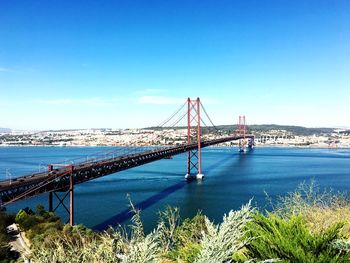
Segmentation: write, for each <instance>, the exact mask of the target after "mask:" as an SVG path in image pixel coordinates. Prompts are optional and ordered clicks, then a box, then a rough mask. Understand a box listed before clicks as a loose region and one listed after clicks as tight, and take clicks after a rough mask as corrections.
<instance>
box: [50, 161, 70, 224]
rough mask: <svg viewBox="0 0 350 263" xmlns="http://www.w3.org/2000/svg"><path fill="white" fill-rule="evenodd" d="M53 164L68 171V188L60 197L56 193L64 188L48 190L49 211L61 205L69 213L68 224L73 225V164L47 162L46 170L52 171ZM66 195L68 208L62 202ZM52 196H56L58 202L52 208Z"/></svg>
mask: <svg viewBox="0 0 350 263" xmlns="http://www.w3.org/2000/svg"><path fill="white" fill-rule="evenodd" d="M55 166H58V167H66V168H67V169H68V170H69V171H68V173H69V188H68V189H67V190H68V191H67V192H66V193H65V194H64V196H63V197H62V198H61V197H60V196H59V195H58V194H57V192H63V190H64V189H62V190H60V191H51V192H49V212H55V211H56V210H57V208H58V207H60V206H62V207H63V208H64V209H65V210H66V211H67V213H68V214H69V224H70V225H71V226H73V225H74V180H73V171H74V166H73V165H71V164H49V165H48V171H49V172H52V171H53V169H54V167H55ZM68 196H69V209H68V208H67V206H66V205H65V203H64V201H65V200H66V198H67V197H68ZM53 197H56V199H57V200H58V204H57V205H56V206H55V208H53V199H54V198H53ZM67 223H68V222H67Z"/></svg>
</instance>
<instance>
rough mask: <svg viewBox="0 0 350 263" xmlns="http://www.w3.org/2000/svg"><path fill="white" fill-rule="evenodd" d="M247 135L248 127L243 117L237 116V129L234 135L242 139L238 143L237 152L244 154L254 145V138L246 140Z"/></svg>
mask: <svg viewBox="0 0 350 263" xmlns="http://www.w3.org/2000/svg"><path fill="white" fill-rule="evenodd" d="M247 133H249V131H248V126H247V123H246V119H245V116H244V115H243V116H239V118H238V127H237V130H236V134H237V135H238V136H242V137H243V138H242V139H240V140H239V142H238V148H239V150H238V151H239V152H246V151H247V148H249V149H252V148H253V146H254V145H255V143H254V137H253V138H248V139H247V138H246V135H247Z"/></svg>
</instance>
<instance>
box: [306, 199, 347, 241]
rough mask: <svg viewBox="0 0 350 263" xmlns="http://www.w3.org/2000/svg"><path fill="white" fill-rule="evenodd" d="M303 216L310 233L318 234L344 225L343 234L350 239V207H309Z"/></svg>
mask: <svg viewBox="0 0 350 263" xmlns="http://www.w3.org/2000/svg"><path fill="white" fill-rule="evenodd" d="M302 215H303V218H304V219H305V221H306V224H307V226H308V228H309V229H310V231H311V232H313V233H317V234H318V233H320V232H322V231H325V230H326V229H327V228H329V227H331V226H333V225H335V224H337V223H344V224H345V225H344V227H343V228H342V230H341V234H342V235H343V236H344V237H345V238H347V239H350V205H344V206H339V207H319V206H314V207H309V208H308V209H305V211H303V212H302Z"/></svg>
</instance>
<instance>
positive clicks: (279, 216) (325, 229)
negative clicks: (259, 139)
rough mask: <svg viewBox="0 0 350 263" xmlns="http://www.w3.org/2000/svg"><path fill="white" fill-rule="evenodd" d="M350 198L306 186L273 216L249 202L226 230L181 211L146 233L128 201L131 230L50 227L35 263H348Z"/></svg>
mask: <svg viewBox="0 0 350 263" xmlns="http://www.w3.org/2000/svg"><path fill="white" fill-rule="evenodd" d="M344 197H345V196H344V195H339V194H332V193H331V192H320V191H319V189H318V188H317V187H316V186H315V185H314V183H311V184H310V185H306V184H302V185H301V186H300V187H299V188H298V189H297V190H296V191H295V192H294V193H290V194H288V195H287V196H285V197H280V198H279V202H278V203H277V204H276V205H275V210H274V211H272V212H271V213H267V214H263V213H261V212H257V211H255V210H254V209H253V208H252V207H251V205H250V203H249V204H247V205H246V206H243V207H242V208H241V210H238V211H231V212H229V213H228V214H227V215H225V216H224V218H223V222H222V223H221V224H214V223H213V222H211V221H210V220H209V219H208V218H207V217H206V216H204V215H201V214H198V215H197V216H195V217H194V218H192V219H186V220H184V221H183V222H182V223H181V221H180V215H179V210H178V209H177V208H170V207H169V208H167V209H166V210H165V211H163V212H160V217H159V222H158V225H157V227H156V228H155V229H154V230H153V231H152V232H151V233H149V234H147V235H146V234H145V233H144V229H143V224H142V221H141V217H140V211H138V210H137V209H136V208H135V207H134V206H133V205H132V203H131V202H130V204H131V210H132V211H133V213H134V216H133V218H132V225H131V227H130V230H126V229H123V228H121V227H118V228H116V229H112V228H111V229H109V230H107V231H105V232H103V233H96V232H93V231H91V230H89V229H86V228H84V227H82V226H75V227H70V226H68V225H66V226H64V227H63V228H62V229H57V230H56V231H53V230H52V229H51V230H50V232H49V233H50V234H47V233H45V232H44V233H43V234H41V235H40V236H41V237H42V238H41V239H40V242H34V243H33V247H32V250H33V253H32V262H57V263H59V262H350V241H348V238H349V235H348V230H346V229H349V228H348V227H349V226H348V225H349V224H348V222H349V219H350V218H349V217H348V215H350V208H349V202H348V201H347V200H346V199H345V198H344ZM315 211H316V212H317V213H316V212H315ZM322 211H327V213H328V214H327V213H326V216H327V218H325V217H324V215H323V213H322ZM333 211H335V214H336V215H335V214H334V213H333ZM337 213H338V214H337ZM341 214H343V215H345V216H341ZM326 219H328V221H327V220H326ZM344 230H346V231H344ZM34 239H35V238H34Z"/></svg>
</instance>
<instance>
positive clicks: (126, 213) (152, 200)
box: [92, 148, 240, 231]
mask: <svg viewBox="0 0 350 263" xmlns="http://www.w3.org/2000/svg"><path fill="white" fill-rule="evenodd" d="M234 149H236V148H234ZM234 156H235V154H228V155H227V156H226V157H225V158H224V159H220V160H219V161H217V162H215V163H213V164H212V165H210V166H209V167H208V168H207V169H205V173H210V172H211V171H213V170H214V169H216V168H217V167H219V166H221V165H223V164H225V163H227V162H229V161H232V160H234V159H233V157H234ZM239 159H240V158H238V160H239ZM147 173H150V171H147ZM163 174H164V175H167V173H163ZM171 174H172V175H174V173H171ZM184 177H185V176H183V178H184ZM193 182H194V181H187V180H185V179H183V180H182V181H181V182H179V183H176V184H173V185H171V186H169V187H167V188H165V189H163V190H162V191H160V192H158V193H156V194H154V195H152V196H151V197H149V198H147V199H145V200H144V201H141V202H139V203H137V204H134V206H135V208H136V209H139V210H141V211H142V210H146V209H147V208H149V207H151V206H152V205H154V204H156V203H158V202H159V201H160V200H162V199H164V198H166V197H167V196H169V195H170V194H172V193H174V192H176V191H178V190H181V189H182V188H184V187H185V186H186V185H188V184H190V183H193ZM132 216H133V213H132V212H131V211H130V209H125V210H123V211H122V212H120V213H118V214H117V215H115V216H112V217H110V218H109V219H107V220H105V221H103V222H102V223H100V224H97V225H95V226H93V227H92V228H93V229H94V230H97V231H103V230H105V229H107V228H108V227H109V226H116V225H118V224H121V223H123V222H125V221H127V220H129V219H131V217H132Z"/></svg>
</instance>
